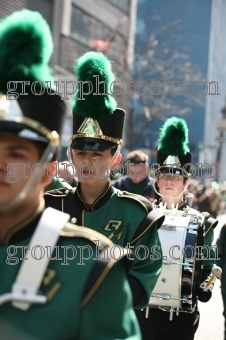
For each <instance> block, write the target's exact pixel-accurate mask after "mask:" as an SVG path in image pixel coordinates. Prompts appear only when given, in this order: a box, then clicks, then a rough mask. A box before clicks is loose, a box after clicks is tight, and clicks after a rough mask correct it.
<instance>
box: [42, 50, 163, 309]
mask: <svg viewBox="0 0 226 340" xmlns="http://www.w3.org/2000/svg"><path fill="white" fill-rule="evenodd" d="M76 77H77V80H78V90H77V92H76V94H75V99H74V103H73V136H72V138H71V142H70V148H69V159H70V160H71V161H72V162H73V163H74V165H75V169H76V176H77V177H78V179H79V184H78V186H77V188H74V189H72V190H58V191H55V192H53V191H52V192H51V193H46V195H45V200H46V205H47V206H51V207H54V208H56V209H59V210H62V211H64V212H67V213H69V214H70V216H71V217H72V221H76V223H78V224H79V225H83V226H87V227H89V228H91V229H93V230H96V231H98V232H100V233H102V234H103V235H105V236H106V237H108V238H109V239H111V240H112V241H113V242H114V243H115V244H117V245H119V246H123V247H128V248H130V249H132V250H133V252H134V255H133V258H134V261H133V264H132V267H131V269H130V271H129V273H128V279H129V283H130V287H131V290H132V294H133V304H134V307H135V308H143V307H145V306H146V305H147V303H148V301H149V298H150V294H151V292H152V290H153V288H154V286H155V283H156V281H157V278H158V276H159V274H160V271H161V266H162V253H161V246H160V243H159V238H158V232H157V228H158V227H160V226H161V224H162V222H163V220H164V216H163V215H161V214H159V213H157V212H153V211H152V208H151V205H150V202H149V201H148V200H147V199H145V198H144V197H142V196H139V195H135V194H131V193H128V192H126V191H119V190H117V189H116V188H114V187H113V186H112V185H111V182H110V172H111V170H113V168H114V167H115V164H118V163H120V160H121V157H122V156H121V153H120V148H121V146H122V134H123V126H124V119H125V111H124V110H122V109H119V108H116V102H115V100H114V98H113V97H112V96H111V95H110V93H111V91H112V90H113V81H114V75H113V73H112V71H111V64H110V62H109V60H108V59H107V58H106V57H105V56H104V55H103V54H102V53H98V52H88V53H86V54H85V55H83V56H82V57H80V58H79V60H78V61H77V65H76Z"/></svg>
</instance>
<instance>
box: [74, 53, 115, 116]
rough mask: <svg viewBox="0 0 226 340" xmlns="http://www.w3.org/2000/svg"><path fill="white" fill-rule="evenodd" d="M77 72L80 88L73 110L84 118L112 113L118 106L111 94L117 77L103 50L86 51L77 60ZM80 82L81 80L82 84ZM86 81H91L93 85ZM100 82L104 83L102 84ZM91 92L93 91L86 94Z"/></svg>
mask: <svg viewBox="0 0 226 340" xmlns="http://www.w3.org/2000/svg"><path fill="white" fill-rule="evenodd" d="M75 74H76V77H77V81H78V90H77V92H76V94H75V97H74V101H73V112H74V113H75V114H79V115H81V116H83V117H84V118H88V117H90V118H93V119H99V118H103V117H106V116H108V115H110V114H112V113H113V112H114V110H115V109H116V106H117V103H116V101H115V99H114V98H113V97H112V96H111V92H112V86H111V84H112V82H113V81H114V79H115V77H114V74H113V73H112V70H111V63H110V61H109V60H108V59H107V57H106V56H104V55H103V53H101V52H93V51H91V52H87V53H85V54H84V55H83V56H82V57H80V58H79V59H78V60H77V65H76V67H75ZM79 82H81V83H80V85H79ZM85 82H90V83H91V85H90V84H87V83H85ZM100 82H104V83H102V84H100ZM89 85H90V86H89ZM89 92H91V93H90V94H88V95H86V94H85V93H89ZM95 93H99V95H97V94H95ZM81 98H83V100H82V99H81Z"/></svg>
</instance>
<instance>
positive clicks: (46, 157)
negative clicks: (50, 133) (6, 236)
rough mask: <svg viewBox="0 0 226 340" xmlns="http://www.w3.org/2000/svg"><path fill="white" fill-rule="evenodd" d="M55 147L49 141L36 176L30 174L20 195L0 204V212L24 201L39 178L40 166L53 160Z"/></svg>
mask: <svg viewBox="0 0 226 340" xmlns="http://www.w3.org/2000/svg"><path fill="white" fill-rule="evenodd" d="M56 149H57V146H54V145H53V144H52V143H51V141H50V142H49V143H48V145H47V147H46V149H45V151H44V152H43V154H42V156H41V158H40V160H39V162H38V164H41V166H40V169H39V170H38V174H37V176H33V175H32V174H31V176H30V178H29V179H28V181H27V182H26V184H25V186H24V187H23V189H22V190H21V191H20V193H19V194H18V195H17V196H16V197H15V198H14V199H12V200H11V201H9V202H7V203H4V204H0V211H1V210H3V209H4V210H6V209H11V208H13V207H14V206H16V205H17V204H19V203H20V202H21V201H22V200H24V199H25V198H26V196H27V194H28V192H29V191H30V189H31V188H32V187H33V186H34V185H35V183H36V182H37V181H38V180H39V179H40V178H41V169H42V165H43V164H45V163H49V162H50V160H51V159H52V158H53V156H54V154H55V152H56Z"/></svg>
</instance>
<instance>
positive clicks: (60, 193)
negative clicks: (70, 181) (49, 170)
mask: <svg viewBox="0 0 226 340" xmlns="http://www.w3.org/2000/svg"><path fill="white" fill-rule="evenodd" d="M74 189H75V188H71V189H69V188H66V187H64V188H60V189H53V190H49V191H46V192H45V194H44V196H52V197H67V196H68V195H69V193H70V192H74Z"/></svg>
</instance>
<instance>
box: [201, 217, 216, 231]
mask: <svg viewBox="0 0 226 340" xmlns="http://www.w3.org/2000/svg"><path fill="white" fill-rule="evenodd" d="M202 214H205V213H202ZM206 214H209V213H206ZM206 217H207V219H206V222H205V233H204V236H206V235H207V234H208V232H209V231H210V230H211V229H212V228H213V229H214V228H216V226H217V225H218V220H216V219H215V218H213V217H210V214H209V215H206Z"/></svg>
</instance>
